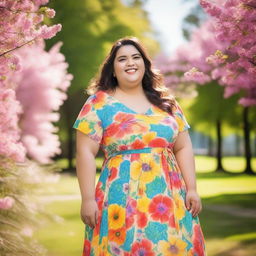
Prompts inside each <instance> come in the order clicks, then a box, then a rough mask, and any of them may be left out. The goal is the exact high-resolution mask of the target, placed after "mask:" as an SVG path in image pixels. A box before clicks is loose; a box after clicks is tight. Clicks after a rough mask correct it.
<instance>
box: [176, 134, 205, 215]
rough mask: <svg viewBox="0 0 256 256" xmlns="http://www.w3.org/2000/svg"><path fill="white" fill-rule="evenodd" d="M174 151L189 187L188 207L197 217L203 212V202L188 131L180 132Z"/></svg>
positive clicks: (186, 202)
mask: <svg viewBox="0 0 256 256" xmlns="http://www.w3.org/2000/svg"><path fill="white" fill-rule="evenodd" d="M173 153H174V155H175V158H176V161H177V164H178V166H179V168H180V170H181V173H182V176H183V179H184V181H185V184H186V188H187V193H186V201H185V204H186V207H187V209H188V210H190V212H191V213H192V215H193V217H195V216H196V215H198V214H199V213H200V212H201V210H202V203H201V199H200V197H199V195H198V193H197V187H196V174H195V159H194V153H193V148H192V142H191V139H190V136H189V133H188V131H182V132H179V134H178V137H177V139H176V141H175V144H174V147H173Z"/></svg>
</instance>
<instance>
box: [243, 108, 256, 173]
mask: <svg viewBox="0 0 256 256" xmlns="http://www.w3.org/2000/svg"><path fill="white" fill-rule="evenodd" d="M248 117H249V107H245V108H244V111H243V124H244V125H243V130H244V152H245V160H246V167H245V170H244V173H246V174H255V173H254V172H253V171H252V166H251V158H252V153H251V147H250V123H249V118H248Z"/></svg>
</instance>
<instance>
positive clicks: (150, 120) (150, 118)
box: [139, 116, 163, 124]
mask: <svg viewBox="0 0 256 256" xmlns="http://www.w3.org/2000/svg"><path fill="white" fill-rule="evenodd" d="M139 119H140V120H141V121H143V122H145V123H150V124H159V122H160V121H161V120H162V119H163V116H141V117H139Z"/></svg>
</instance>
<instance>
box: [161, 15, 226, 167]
mask: <svg viewBox="0 0 256 256" xmlns="http://www.w3.org/2000/svg"><path fill="white" fill-rule="evenodd" d="M213 30H214V28H213V24H212V22H211V20H208V21H207V22H205V23H203V24H202V25H201V26H200V27H199V28H197V29H195V30H194V31H193V33H192V34H191V36H190V41H189V42H186V43H184V44H183V45H181V46H180V47H178V48H177V50H176V51H175V53H174V54H173V55H172V56H171V57H170V58H168V59H166V57H165V58H163V57H160V59H159V58H158V59H156V64H157V67H158V68H160V69H161V72H162V73H164V75H165V83H166V85H167V86H168V87H169V88H170V89H171V91H172V93H173V94H175V95H177V96H178V97H187V96H189V97H196V96H197V95H198V93H199V92H200V97H206V98H207V99H206V102H208V104H206V105H204V107H203V108H202V107H200V108H199V109H198V110H197V111H196V116H195V117H194V119H195V120H205V116H207V120H208V121H212V122H213V123H215V127H216V135H217V155H216V156H217V168H216V170H217V171H223V170H224V169H223V166H222V161H221V159H222V151H221V149H222V147H221V145H222V135H221V126H222V121H223V119H224V116H225V115H226V116H227V115H228V114H229V112H228V113H227V111H226V112H225V109H226V108H225V109H224V110H222V111H221V112H220V111H218V108H216V106H215V105H216V102H218V103H219V104H218V106H220V105H223V104H224V103H223V100H222V97H221V93H222V92H221V88H216V87H217V86H218V83H217V82H216V81H215V80H214V79H212V78H211V76H210V73H211V71H212V66H211V65H210V64H208V63H207V62H206V61H205V58H206V57H207V56H209V55H210V54H211V53H212V52H215V51H216V50H217V49H223V48H224V46H225V45H224V44H222V43H218V42H217V41H216V39H215V37H214V32H213ZM188 70H190V71H188ZM199 70H200V71H199ZM186 71H187V72H186ZM184 73H185V75H184ZM197 85H201V87H202V85H203V86H206V87H207V94H205V93H204V91H205V90H204V89H203V88H200V87H199V88H198V87H197ZM218 87H219V86H218ZM209 95H211V97H209ZM203 100H204V99H202V98H201V102H202V101H203ZM211 101H213V102H212V103H213V104H211V103H210V102H211ZM195 104H197V102H195V103H194V105H195ZM198 104H200V102H198ZM212 106H215V108H213V107H212Z"/></svg>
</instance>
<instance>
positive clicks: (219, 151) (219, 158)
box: [216, 119, 225, 172]
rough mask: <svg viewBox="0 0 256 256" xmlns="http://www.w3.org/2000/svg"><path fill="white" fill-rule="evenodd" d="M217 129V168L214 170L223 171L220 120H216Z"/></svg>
mask: <svg viewBox="0 0 256 256" xmlns="http://www.w3.org/2000/svg"><path fill="white" fill-rule="evenodd" d="M216 130H217V156H216V157H217V168H216V172H225V171H224V168H223V166H222V136H221V120H219V119H218V120H217V122H216Z"/></svg>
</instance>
